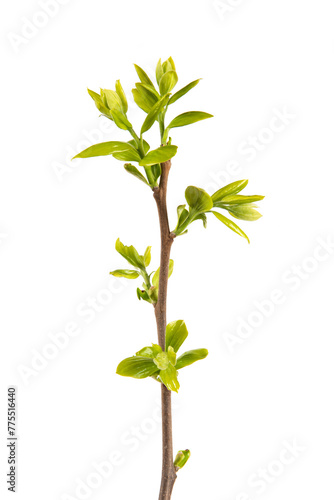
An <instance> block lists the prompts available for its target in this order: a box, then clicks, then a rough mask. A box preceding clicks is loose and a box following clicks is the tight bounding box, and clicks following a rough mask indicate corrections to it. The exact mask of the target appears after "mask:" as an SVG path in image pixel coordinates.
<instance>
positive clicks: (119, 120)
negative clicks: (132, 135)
mask: <svg viewBox="0 0 334 500" xmlns="http://www.w3.org/2000/svg"><path fill="white" fill-rule="evenodd" d="M110 114H111V116H112V118H113V120H114V122H115V124H116V125H117V127H118V128H120V129H122V130H130V129H131V128H132V125H131V123H130V122H129V120H128V119H127V117H126V116H125V115H123V113H122V112H121V111H119V110H117V109H111V110H110Z"/></svg>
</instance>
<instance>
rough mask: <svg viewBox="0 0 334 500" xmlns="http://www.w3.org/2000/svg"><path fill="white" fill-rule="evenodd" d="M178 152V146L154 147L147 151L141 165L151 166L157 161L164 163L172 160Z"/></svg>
mask: <svg viewBox="0 0 334 500" xmlns="http://www.w3.org/2000/svg"><path fill="white" fill-rule="evenodd" d="M176 153H177V146H160V147H159V148H158V149H153V150H152V151H150V152H149V153H147V155H146V156H144V158H142V160H140V162H139V165H140V166H150V165H154V164H155V163H163V162H165V161H168V160H170V159H171V158H173V156H175V155H176Z"/></svg>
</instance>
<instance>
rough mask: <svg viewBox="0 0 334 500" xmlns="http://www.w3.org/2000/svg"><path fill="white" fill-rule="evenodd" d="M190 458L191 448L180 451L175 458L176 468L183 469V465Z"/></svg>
mask: <svg viewBox="0 0 334 500" xmlns="http://www.w3.org/2000/svg"><path fill="white" fill-rule="evenodd" d="M189 458H190V451H189V450H181V451H179V452H178V454H177V455H176V457H175V460H174V467H175V468H176V470H179V469H182V467H184V466H185V465H186V463H187V462H188V460H189Z"/></svg>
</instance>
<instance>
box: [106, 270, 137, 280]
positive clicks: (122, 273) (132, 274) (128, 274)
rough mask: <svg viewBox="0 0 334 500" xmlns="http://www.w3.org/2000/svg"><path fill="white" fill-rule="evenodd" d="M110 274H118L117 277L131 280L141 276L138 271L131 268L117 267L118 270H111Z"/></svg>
mask: <svg viewBox="0 0 334 500" xmlns="http://www.w3.org/2000/svg"><path fill="white" fill-rule="evenodd" d="M110 274H112V275H113V276H116V278H127V279H129V280H135V279H136V278H138V277H139V276H140V274H139V273H138V272H137V271H133V270H130V269H116V271H111V272H110Z"/></svg>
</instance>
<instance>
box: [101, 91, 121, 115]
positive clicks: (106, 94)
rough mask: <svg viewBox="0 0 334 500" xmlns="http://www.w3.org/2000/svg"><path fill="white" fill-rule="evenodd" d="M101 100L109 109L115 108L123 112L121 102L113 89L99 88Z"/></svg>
mask: <svg viewBox="0 0 334 500" xmlns="http://www.w3.org/2000/svg"><path fill="white" fill-rule="evenodd" d="M101 95H102V99H103V102H104V103H105V104H106V105H107V107H108V108H109V109H110V110H116V111H119V112H120V113H123V104H122V100H121V98H120V96H119V95H118V94H117V92H115V90H108V89H101Z"/></svg>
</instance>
